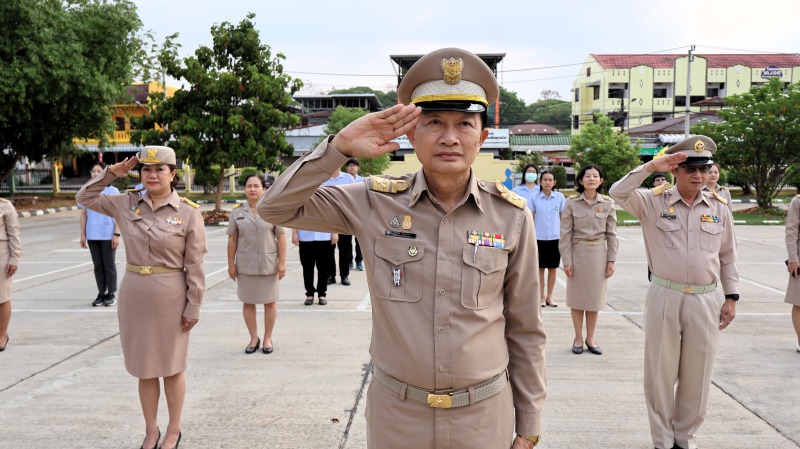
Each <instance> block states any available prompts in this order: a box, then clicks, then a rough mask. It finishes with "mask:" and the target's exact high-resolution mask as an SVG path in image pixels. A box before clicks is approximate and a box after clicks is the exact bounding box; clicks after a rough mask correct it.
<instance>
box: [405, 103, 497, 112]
mask: <svg viewBox="0 0 800 449" xmlns="http://www.w3.org/2000/svg"><path fill="white" fill-rule="evenodd" d="M417 106H419V107H421V108H422V110H423V111H456V112H485V111H486V106H484V105H482V104H481V103H473V102H471V101H423V102H419V103H417Z"/></svg>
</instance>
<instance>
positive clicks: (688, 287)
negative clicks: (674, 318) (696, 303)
mask: <svg viewBox="0 0 800 449" xmlns="http://www.w3.org/2000/svg"><path fill="white" fill-rule="evenodd" d="M682 291H683V292H684V293H694V287H692V286H691V285H689V284H683V290H682Z"/></svg>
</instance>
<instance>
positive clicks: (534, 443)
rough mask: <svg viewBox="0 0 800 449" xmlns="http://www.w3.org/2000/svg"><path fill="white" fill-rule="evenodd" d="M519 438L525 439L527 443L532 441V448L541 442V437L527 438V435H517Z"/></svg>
mask: <svg viewBox="0 0 800 449" xmlns="http://www.w3.org/2000/svg"><path fill="white" fill-rule="evenodd" d="M517 435H519V434H517ZM519 437H520V438H525V439H526V440H528V441H532V442H533V445H534V446H536V445H537V444H539V441H541V440H542V436H541V435H532V436H527V435H519Z"/></svg>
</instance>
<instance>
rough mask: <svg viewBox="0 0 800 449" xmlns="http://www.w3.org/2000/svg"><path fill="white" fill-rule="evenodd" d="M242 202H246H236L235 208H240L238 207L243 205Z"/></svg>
mask: <svg viewBox="0 0 800 449" xmlns="http://www.w3.org/2000/svg"><path fill="white" fill-rule="evenodd" d="M242 204H244V203H236V205H235V206H233V208H234V209H238V208H240V207H242Z"/></svg>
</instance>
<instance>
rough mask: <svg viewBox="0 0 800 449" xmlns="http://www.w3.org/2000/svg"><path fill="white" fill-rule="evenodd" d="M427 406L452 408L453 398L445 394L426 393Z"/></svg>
mask: <svg viewBox="0 0 800 449" xmlns="http://www.w3.org/2000/svg"><path fill="white" fill-rule="evenodd" d="M428 405H429V406H431V407H433V408H451V407H452V406H453V398H452V397H450V395H447V394H432V393H428Z"/></svg>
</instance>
